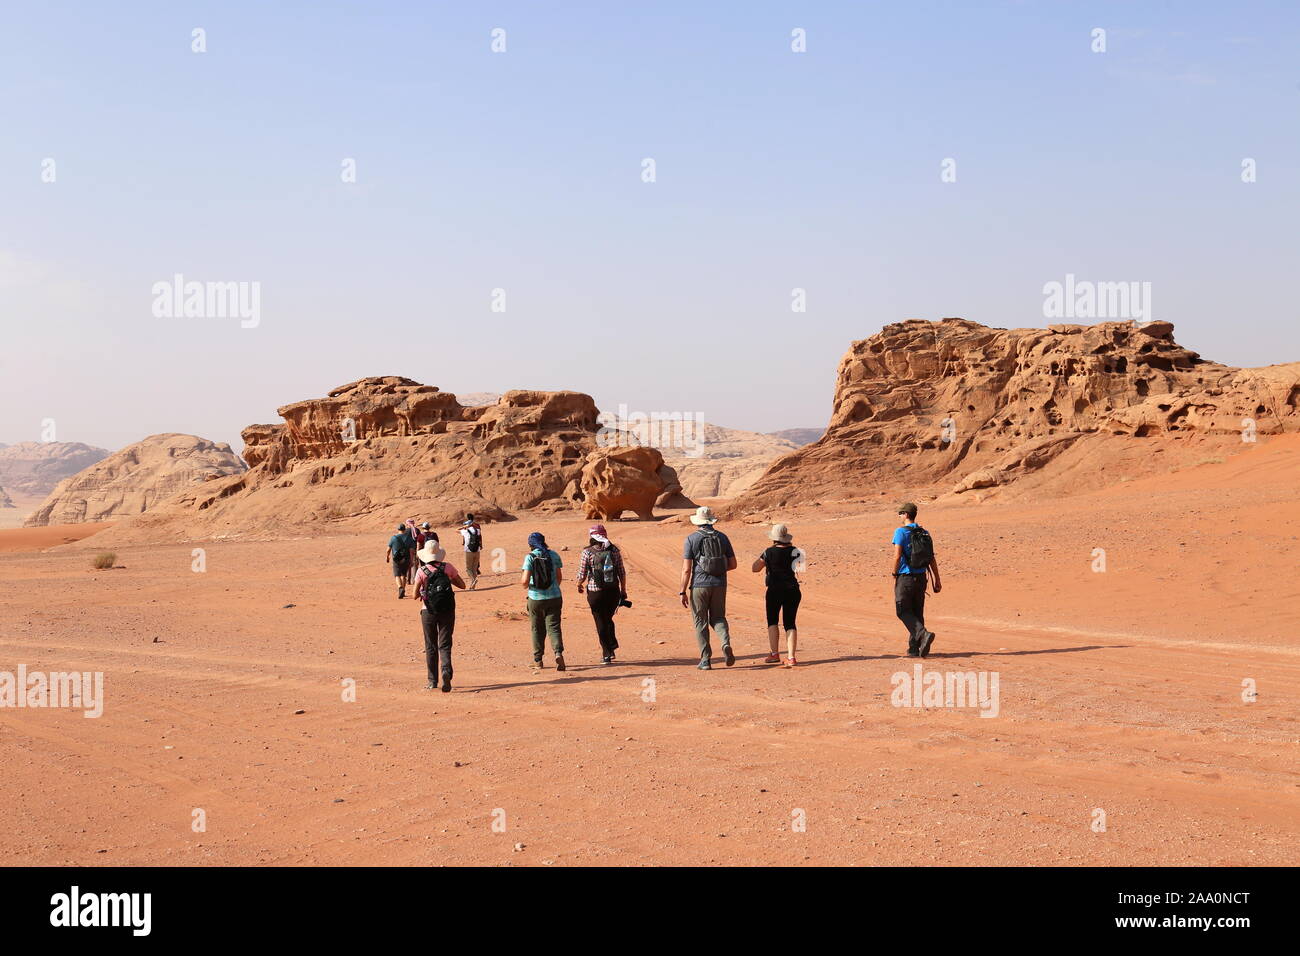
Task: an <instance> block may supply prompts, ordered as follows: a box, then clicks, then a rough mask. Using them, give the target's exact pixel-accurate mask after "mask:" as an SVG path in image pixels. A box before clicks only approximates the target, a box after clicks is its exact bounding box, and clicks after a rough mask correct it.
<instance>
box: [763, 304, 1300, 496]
mask: <svg viewBox="0 0 1300 956" xmlns="http://www.w3.org/2000/svg"><path fill="white" fill-rule="evenodd" d="M1297 404H1300V363H1291V364H1289V365H1273V366H1268V367H1265V368H1257V369H1238V368H1231V367H1228V366H1224V365H1219V364H1217V363H1215V362H1209V361H1206V360H1204V359H1202V358H1201V357H1200V356H1199V355H1197V354H1196V353H1195V352H1192V351H1190V350H1188V349H1186V348H1184V347H1182V346H1181V345H1179V344H1178V343H1177V342H1175V341H1174V338H1173V326H1172V325H1171V324H1170V323H1168V322H1152V323H1148V324H1146V325H1144V326H1139V325H1137V324H1135V323H1132V322H1103V323H1100V324H1097V325H1092V326H1082V325H1053V326H1051V327H1049V328H1047V329H994V328H988V327H986V326H983V325H979V324H978V323H975V322H968V321H966V320H963V319H944V320H942V321H940V322H928V321H921V320H909V321H906V322H900V323H896V324H893V325H888V326H886V327H885V328H884V329H883V330H881V332H880V333H879V334H877V335H873V336H872V337H870V338H868V339H863V340H861V341H858V342H854V343H853V345H852V347H851V348H850V349H849V351H848V354H846V355H845V356H844V358H843V360H842V361H841V362H840V366H839V373H838V380H837V383H836V390H835V405H834V412H833V414H832V416H831V421H830V424H829V426H828V428H827V430H826V434H825V435H824V436H823V437H822V438H821V439H820V440H818V441H817V442H816V443H814V444H812V445H809V446H807V447H804V448H801V449H799V450H797V451H795V452H793V453H792V454H789V455H786V456H784V457H782V458H780V459H778V460H777V461H776V462H775V463H774V464H773V465H772V467H771V468H770V469H769V470H768V471H767V473H766V474H765V475H764V476H763V477H762V478H761V479H759V481H758V482H757V483H755V485H754V486H753V488H751V489H750V491H749V492H748V493H747V494H746V495H745V496H743V500H742V501H740V502H738V505H740V506H741V507H742V508H743V507H747V506H749V507H753V508H760V507H768V506H772V505H779V504H783V503H795V502H798V501H809V500H815V499H817V498H819V497H839V498H844V497H853V496H857V495H862V494H864V493H865V494H880V493H888V494H901V493H904V492H919V491H928V492H930V493H932V494H942V493H945V492H956V493H964V492H966V491H972V490H976V489H1003V488H1008V487H1010V488H1015V487H1019V486H1021V485H1023V484H1024V483H1025V481H1026V479H1027V478H1032V479H1033V480H1032V482H1031V484H1033V483H1034V482H1037V483H1038V487H1039V488H1040V489H1041V488H1045V487H1048V484H1046V482H1048V479H1049V478H1051V477H1052V476H1058V477H1061V478H1062V480H1061V481H1060V482H1059V484H1060V487H1059V490H1061V491H1068V490H1077V488H1079V487H1087V486H1088V483H1089V482H1091V483H1092V484H1093V485H1094V486H1095V485H1096V484H1100V483H1102V482H1104V481H1107V480H1111V481H1113V480H1118V478H1119V475H1109V476H1108V475H1107V474H1106V466H1107V463H1108V461H1113V460H1116V456H1117V455H1118V453H1119V449H1120V448H1121V447H1122V448H1124V449H1127V451H1126V453H1125V457H1126V465H1125V467H1126V468H1127V469H1128V470H1129V473H1130V474H1131V473H1132V472H1133V469H1134V468H1135V467H1149V469H1150V470H1158V469H1159V468H1161V467H1167V466H1168V465H1170V464H1175V463H1178V462H1180V459H1179V456H1178V453H1177V452H1178V447H1179V444H1180V443H1181V444H1182V445H1183V446H1186V445H1189V444H1193V443H1196V442H1199V443H1201V444H1202V445H1207V444H1208V445H1216V446H1219V447H1220V448H1224V449H1228V450H1231V448H1232V446H1234V445H1236V446H1237V447H1240V443H1241V441H1242V437H1243V434H1247V433H1254V434H1258V435H1267V434H1274V433H1279V432H1284V431H1288V432H1289V431H1297V430H1300V409H1297ZM1137 440H1149V441H1151V442H1153V443H1154V444H1153V445H1151V446H1148V447H1150V448H1151V450H1152V451H1153V452H1156V451H1157V450H1158V451H1161V452H1163V451H1166V450H1168V451H1171V452H1172V454H1170V455H1166V456H1164V457H1163V458H1160V457H1158V456H1157V455H1155V454H1152V455H1149V456H1146V457H1147V458H1148V459H1150V463H1149V465H1142V464H1138V465H1134V464H1133V463H1132V461H1131V459H1132V458H1133V456H1132V455H1131V448H1132V446H1133V443H1134V442H1135V441H1137ZM1201 453H1203V452H1201ZM1066 474H1068V475H1069V483H1068V485H1067V483H1065V482H1064V480H1063V476H1065V475H1066Z"/></svg>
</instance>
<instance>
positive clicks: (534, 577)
mask: <svg viewBox="0 0 1300 956" xmlns="http://www.w3.org/2000/svg"><path fill="white" fill-rule="evenodd" d="M532 554H533V560H532V561H530V562H528V586H529V587H530V588H532V589H533V590H534V591H545V590H546V589H547V588H549V587H550V586H551V585H552V584H554V583H555V571H554V570H553V569H552V568H551V556H550V555H549V554H543V553H542V552H540V551H534V552H533V553H532Z"/></svg>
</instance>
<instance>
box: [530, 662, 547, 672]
mask: <svg viewBox="0 0 1300 956" xmlns="http://www.w3.org/2000/svg"><path fill="white" fill-rule="evenodd" d="M545 666H546V665H545V664H543V663H542V662H541V661H533V670H535V671H539V670H541V669H542V668H543V667H545Z"/></svg>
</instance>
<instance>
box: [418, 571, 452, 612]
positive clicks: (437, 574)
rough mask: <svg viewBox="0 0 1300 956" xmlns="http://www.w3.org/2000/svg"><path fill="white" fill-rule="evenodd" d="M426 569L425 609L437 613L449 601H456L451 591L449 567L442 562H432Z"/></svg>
mask: <svg viewBox="0 0 1300 956" xmlns="http://www.w3.org/2000/svg"><path fill="white" fill-rule="evenodd" d="M424 568H425V572H426V573H425V576H424V607H425V609H426V610H429V611H437V610H438V609H439V608H441V607H443V606H444V605H445V604H446V602H447V601H449V600H451V601H454V600H455V599H456V595H455V592H453V591H452V589H451V578H449V577H448V576H447V565H445V564H444V563H443V562H441V561H430V562H429V563H428V564H426V565H425V566H424Z"/></svg>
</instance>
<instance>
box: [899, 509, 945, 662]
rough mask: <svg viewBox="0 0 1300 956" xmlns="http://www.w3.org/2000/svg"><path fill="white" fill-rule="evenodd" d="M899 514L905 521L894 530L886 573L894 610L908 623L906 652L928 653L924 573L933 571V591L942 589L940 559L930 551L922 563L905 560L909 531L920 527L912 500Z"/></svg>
mask: <svg viewBox="0 0 1300 956" xmlns="http://www.w3.org/2000/svg"><path fill="white" fill-rule="evenodd" d="M898 516H899V517H900V518H902V519H903V522H904V523H903V526H902V527H901V528H897V529H896V530H895V531H894V557H893V560H892V561H891V562H890V566H889V567H890V571H889V573H890V574H892V575H893V576H894V612H895V613H896V614H897V615H898V619H899V620H900V621H902V622H903V624H904V626H906V627H907V656H908V657H928V656H929V654H930V647H931V645H933V644H934V631H931V630H927V629H926V626H925V576H926V574H927V573H929V574H931V575H933V577H934V593H935V594H938V593H939V592H940V591H941V590H943V584H942V583H941V582H940V581H939V560H938V558H936V557H935V556H934V555H931V556H930V560H929V561H928V562H926V563H925V564H924V565H922V566H921V567H915V568H914V567H912V566H911V565H910V564H909V563H908V562H909V561H911V560H912V534H913V532H915V531H916V530H917V529H918V528H919V527H920V526H919V525H918V524H917V523H916V505H915V504H914V503H913V502H911V501H907V502H904V503H903V504H901V505H899V506H898ZM923 533H925V532H923ZM926 537H927V538H928V537H929V535H928V533H926Z"/></svg>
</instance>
